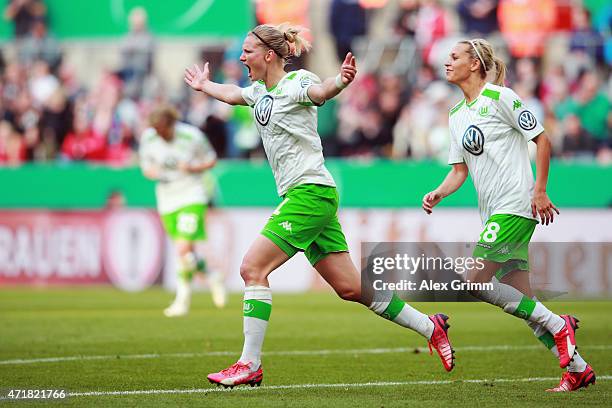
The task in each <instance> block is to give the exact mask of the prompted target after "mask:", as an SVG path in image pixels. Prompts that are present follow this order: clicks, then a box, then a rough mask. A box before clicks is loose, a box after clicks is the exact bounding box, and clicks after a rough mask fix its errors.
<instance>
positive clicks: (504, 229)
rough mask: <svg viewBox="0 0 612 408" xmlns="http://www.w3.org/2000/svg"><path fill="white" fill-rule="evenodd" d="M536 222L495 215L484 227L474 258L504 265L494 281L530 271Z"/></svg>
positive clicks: (519, 217)
mask: <svg viewBox="0 0 612 408" xmlns="http://www.w3.org/2000/svg"><path fill="white" fill-rule="evenodd" d="M537 223H538V222H537V221H535V220H531V219H529V218H524V217H521V216H518V215H511V214H496V215H492V216H491V218H489V220H488V221H487V223H486V224H485V228H484V231H482V233H481V234H480V240H479V241H478V243H477V244H476V248H475V249H474V254H473V256H474V257H475V258H476V257H480V258H483V259H485V260H487V261H493V262H498V263H500V264H502V267H501V268H499V270H498V271H497V273H496V274H495V277H496V278H497V279H501V278H503V277H504V275H506V274H508V273H509V272H512V271H516V270H520V271H528V270H529V241H530V240H531V236H532V235H533V231H534V230H535V227H536V225H537Z"/></svg>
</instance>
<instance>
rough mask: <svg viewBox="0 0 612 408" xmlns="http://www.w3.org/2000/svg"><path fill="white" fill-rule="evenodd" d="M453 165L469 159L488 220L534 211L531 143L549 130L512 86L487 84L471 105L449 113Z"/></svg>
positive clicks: (483, 216) (480, 204) (461, 105)
mask: <svg viewBox="0 0 612 408" xmlns="http://www.w3.org/2000/svg"><path fill="white" fill-rule="evenodd" d="M449 127H450V135H451V143H450V154H449V160H448V163H449V164H456V163H462V162H464V163H465V164H466V165H467V167H468V169H469V172H470V174H471V176H472V180H473V181H474V187H475V188H476V192H477V193H478V208H479V209H480V218H481V220H482V222H483V224H484V223H486V221H487V220H488V219H489V218H490V217H491V216H492V215H495V214H514V215H519V216H521V217H526V218H530V219H535V218H534V217H533V216H532V214H531V198H532V197H533V189H534V184H535V183H534V180H533V172H532V170H531V163H530V161H529V153H528V150H527V143H528V142H529V141H530V140H531V139H533V138H534V137H536V136H538V135H539V134H541V133H542V132H543V131H544V128H543V127H542V125H540V124H539V123H538V121H537V120H536V118H535V116H534V115H533V114H532V113H531V112H530V111H529V110H527V108H526V107H525V106H524V105H523V102H522V101H521V99H520V98H519V97H518V95H517V94H516V93H515V92H514V91H513V90H512V89H510V88H505V87H501V86H496V85H493V84H490V83H487V84H485V86H484V88H483V90H482V91H481V93H480V95H479V96H478V98H476V99H475V100H474V101H472V102H471V103H470V104H467V103H466V102H465V99H464V100H463V101H461V102H460V103H459V104H457V105H456V106H455V107H454V108H452V109H451V111H450V117H449Z"/></svg>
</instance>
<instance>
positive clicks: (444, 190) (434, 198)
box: [423, 163, 468, 214]
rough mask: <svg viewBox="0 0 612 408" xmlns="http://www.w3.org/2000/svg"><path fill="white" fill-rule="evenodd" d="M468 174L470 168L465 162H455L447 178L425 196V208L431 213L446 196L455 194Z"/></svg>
mask: <svg viewBox="0 0 612 408" xmlns="http://www.w3.org/2000/svg"><path fill="white" fill-rule="evenodd" d="M467 176H468V168H467V165H466V164H465V163H457V164H453V168H452V169H451V171H449V172H448V174H447V175H446V178H445V179H444V181H443V182H442V184H440V185H439V186H438V188H436V189H435V190H434V191H432V192H429V193H427V194H425V196H424V197H423V210H425V212H426V213H427V214H431V213H432V211H433V208H434V207H435V206H436V205H438V203H439V202H440V201H442V199H443V198H444V197H447V196H449V195H451V194H453V193H454V192H455V191H457V190H458V189H459V187H461V186H462V185H463V183H464V182H465V180H466V179H467Z"/></svg>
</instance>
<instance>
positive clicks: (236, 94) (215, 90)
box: [185, 62, 247, 105]
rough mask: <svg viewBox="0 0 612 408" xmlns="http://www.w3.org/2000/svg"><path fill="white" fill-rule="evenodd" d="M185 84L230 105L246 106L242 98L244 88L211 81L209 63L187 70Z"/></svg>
mask: <svg viewBox="0 0 612 408" xmlns="http://www.w3.org/2000/svg"><path fill="white" fill-rule="evenodd" d="M185 82H186V83H187V85H189V86H190V87H191V88H193V89H195V90H196V91H201V92H204V93H205V94H207V95H210V96H212V97H213V98H215V99H217V100H219V101H221V102H225V103H229V104H230V105H246V104H247V103H246V102H245V100H244V98H242V88H240V87H239V86H236V85H230V84H218V83H216V82H213V81H211V80H210V70H209V68H208V62H206V63H204V66H203V67H202V68H200V67H199V66H198V65H197V64H195V65H194V66H193V68H191V69H190V68H185Z"/></svg>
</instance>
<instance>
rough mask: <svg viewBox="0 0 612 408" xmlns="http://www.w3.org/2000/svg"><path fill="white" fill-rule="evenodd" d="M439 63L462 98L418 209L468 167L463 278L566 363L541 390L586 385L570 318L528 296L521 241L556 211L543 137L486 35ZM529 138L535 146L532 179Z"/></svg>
mask: <svg viewBox="0 0 612 408" xmlns="http://www.w3.org/2000/svg"><path fill="white" fill-rule="evenodd" d="M445 67H446V79H447V80H448V82H450V83H452V84H455V85H457V86H458V87H459V88H461V90H462V91H463V94H464V96H465V99H464V100H462V101H461V102H459V103H458V104H457V105H455V107H454V108H452V109H451V111H450V117H449V128H450V136H451V141H450V154H449V160H448V163H449V164H451V165H452V166H453V168H452V169H451V171H450V172H449V173H448V175H447V176H446V178H445V179H444V181H443V182H442V184H440V186H439V187H438V188H436V189H435V190H434V191H432V192H430V193H428V194H426V195H425V196H424V197H423V209H424V210H425V212H427V213H428V214H430V213H431V212H432V209H433V207H434V206H435V205H437V204H438V203H439V202H440V201H441V200H442V199H443V198H444V197H446V196H448V195H450V194H452V193H454V192H455V191H456V190H457V189H458V188H459V187H460V186H461V185H462V184H463V182H464V181H465V180H466V178H467V175H468V172H469V173H471V175H472V179H473V180H474V186H475V187H476V191H477V193H478V206H479V208H480V216H481V219H482V222H483V223H484V231H483V232H482V234H481V235H480V240H479V241H478V243H477V245H476V249H475V251H474V256H475V257H482V258H483V259H484V260H485V261H484V265H485V267H484V268H483V269H482V270H473V271H470V273H469V274H468V279H470V281H472V282H491V283H492V284H493V286H494V290H491V291H478V292H476V293H474V295H476V296H477V297H479V298H480V299H482V300H484V301H486V302H488V303H491V304H494V305H497V306H499V307H501V308H503V310H504V311H505V312H507V313H510V314H513V315H515V316H517V317H519V318H522V319H525V320H526V321H527V323H528V325H529V326H530V327H531V328H532V329H533V331H534V333H535V335H536V336H537V337H538V338H539V339H540V340H541V341H542V342H543V343H544V344H545V345H546V346H547V347H548V348H549V349H551V350H552V351H553V353H554V354H555V355H557V356H558V357H559V361H560V366H561V367H562V368H565V367H568V371H567V372H566V373H565V374H564V375H563V377H562V379H561V383H560V384H559V386H558V387H556V388H554V389H551V390H549V391H574V390H577V389H579V388H582V387H586V386H587V385H589V384H591V383H594V382H595V374H594V372H593V370H592V369H591V367H590V366H589V365H587V363H586V362H585V361H584V360H583V359H582V358H581V357H580V355H579V354H578V352H577V351H576V342H575V339H574V331H575V330H576V329H577V328H578V326H577V322H578V320H577V319H575V318H574V317H572V316H568V315H561V316H558V315H556V314H554V313H552V312H551V311H550V310H548V309H547V308H546V307H545V306H544V305H543V304H542V303H540V302H539V301H537V299H535V298H532V293H531V287H530V284H529V275H528V269H529V263H528V245H529V241H530V239H531V235H532V234H533V231H534V229H535V226H536V224H537V223H538V221H537V218H536V217H537V216H538V215H539V219H540V222H541V223H542V224H545V225H548V224H549V223H551V222H553V220H554V214H555V213H556V214H557V215H558V214H559V210H558V209H557V208H556V207H555V206H554V205H553V204H552V203H551V201H550V199H549V198H548V195H547V194H546V183H547V179H548V167H549V162H550V141H549V139H548V137H547V136H546V133H544V128H543V127H542V126H541V125H540V124H539V123H538V122H537V120H536V118H535V117H534V115H533V114H532V113H531V112H530V111H529V110H528V109H527V107H526V106H524V104H523V102H522V101H521V99H520V98H519V97H518V96H517V95H516V93H514V91H513V90H512V89H510V88H505V87H504V86H503V82H504V77H505V73H506V66H505V64H504V62H503V61H501V60H500V59H499V58H497V57H495V55H494V53H493V48H492V47H491V45H490V44H489V43H488V42H487V41H485V40H482V39H475V40H470V41H461V42H459V43H457V44H456V45H455V46H454V48H453V49H452V51H451V53H450V55H449V58H448V60H447V61H446V63H445ZM489 73H494V74H495V80H494V84H492V83H489V82H487V75H488V74H489ZM529 141H533V142H534V143H535V144H536V146H537V158H536V167H537V176H536V181H535V183H534V180H533V173H532V171H531V165H530V162H529V156H528V151H527V144H528V142H529ZM494 276H495V277H496V278H497V279H493V277H494Z"/></svg>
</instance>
